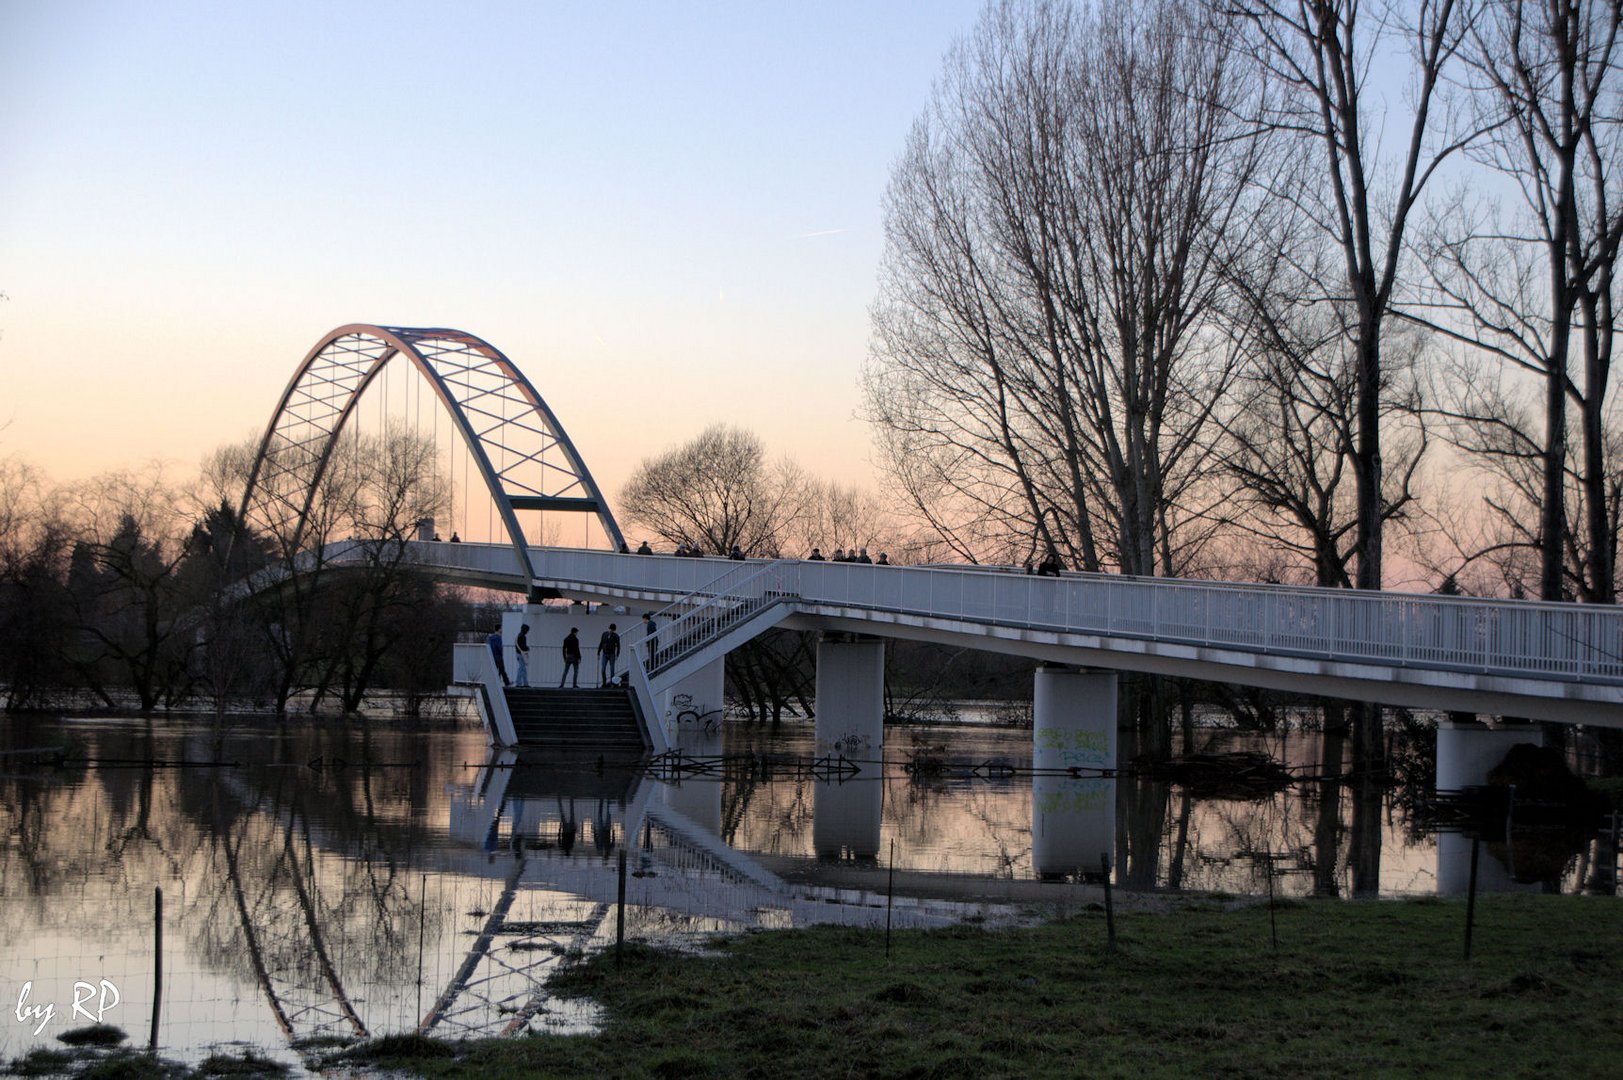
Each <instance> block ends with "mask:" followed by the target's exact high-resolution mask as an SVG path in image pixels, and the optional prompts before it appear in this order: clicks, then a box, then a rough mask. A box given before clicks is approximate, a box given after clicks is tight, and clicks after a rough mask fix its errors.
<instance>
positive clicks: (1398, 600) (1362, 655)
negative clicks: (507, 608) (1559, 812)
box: [544, 550, 1623, 684]
mask: <svg viewBox="0 0 1623 1080" xmlns="http://www.w3.org/2000/svg"><path fill="white" fill-rule="evenodd" d="M695 563H696V564H698V566H699V567H708V568H709V570H711V571H712V572H713V570H714V568H715V566H716V563H715V561H714V560H687V559H676V558H669V557H658V556H654V557H650V556H637V555H614V554H608V553H604V552H592V551H580V550H550V551H548V552H547V553H546V556H545V557H544V565H545V567H546V570H545V571H544V573H545V574H546V575H547V578H548V579H552V580H558V581H578V582H583V583H596V584H599V585H603V586H609V587H614V588H622V589H635V590H639V591H646V592H648V593H661V592H663V593H665V594H669V593H670V592H672V591H674V588H675V587H679V586H680V585H682V584H685V583H686V580H684V579H691V578H692V577H693V576H695V575H694V572H693V569H692V567H691V565H684V564H695ZM733 565H735V566H738V565H740V564H733ZM761 565H763V564H761V563H759V562H746V563H744V564H742V566H744V567H749V566H761ZM770 565H773V566H775V567H777V568H779V569H778V571H777V573H778V574H779V577H778V579H777V583H776V585H775V586H774V587H775V588H777V589H779V590H781V591H782V592H783V593H785V594H789V595H793V596H795V597H797V599H796V600H795V603H796V604H797V606H800V607H802V608H815V607H843V608H850V609H853V611H854V612H889V613H895V614H898V615H904V616H914V617H918V618H927V619H950V620H955V621H962V622H972V623H976V624H979V625H982V626H988V627H998V626H1006V627H1016V628H1021V629H1028V630H1034V631H1052V632H1055V633H1065V634H1082V635H1089V636H1098V637H1114V638H1131V639H1140V640H1150V641H1156V642H1164V643H1170V644H1179V645H1187V646H1191V647H1196V648H1213V647H1215V648H1222V649H1225V650H1231V651H1237V652H1249V653H1260V654H1269V655H1290V656H1299V657H1311V658H1316V659H1323V660H1327V661H1332V662H1342V663H1353V664H1377V665H1383V666H1398V667H1411V668H1425V669H1435V670H1451V671H1466V672H1480V673H1488V674H1497V675H1505V676H1511V677H1522V678H1533V679H1540V680H1557V681H1568V682H1571V681H1584V682H1597V683H1611V684H1620V683H1623V609H1620V608H1618V607H1614V606H1610V605H1607V606H1602V605H1590V604H1565V603H1544V602H1537V601H1525V600H1483V599H1475V598H1469V597H1454V596H1432V595H1425V594H1418V593H1393V592H1361V591H1357V590H1351V589H1315V588H1303V587H1292V586H1277V585H1239V584H1232V583H1226V582H1216V583H1207V582H1198V581H1188V580H1182V579H1155V578H1120V577H1116V576H1113V575H1108V574H1096V575H1067V576H1065V577H1061V578H1051V577H1036V576H1031V577H1027V576H1025V575H1014V574H999V573H986V572H980V571H975V570H967V569H946V568H939V567H933V568H923V567H900V566H875V565H867V564H858V563H812V562H800V561H784V562H780V563H774V564H770ZM734 573H740V574H741V573H742V571H741V570H738V571H734ZM729 577H730V576H729ZM725 584H727V581H726V580H723V579H722V578H721V577H719V576H712V577H711V578H710V580H709V581H708V582H706V583H703V587H704V590H705V591H706V592H709V593H712V594H719V593H720V592H721V591H722V586H724V585H725ZM698 587H699V586H697V585H695V586H691V587H690V588H694V589H696V588H698Z"/></svg>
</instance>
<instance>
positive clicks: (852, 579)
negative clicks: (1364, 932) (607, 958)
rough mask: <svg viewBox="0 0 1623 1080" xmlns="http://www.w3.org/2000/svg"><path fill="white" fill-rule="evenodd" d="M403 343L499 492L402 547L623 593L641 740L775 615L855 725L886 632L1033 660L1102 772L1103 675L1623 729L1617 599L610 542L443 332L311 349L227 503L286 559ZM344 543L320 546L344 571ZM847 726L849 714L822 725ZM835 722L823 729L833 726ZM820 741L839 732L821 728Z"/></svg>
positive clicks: (478, 662)
mask: <svg viewBox="0 0 1623 1080" xmlns="http://www.w3.org/2000/svg"><path fill="white" fill-rule="evenodd" d="M397 356H400V357H405V358H406V359H407V360H408V361H409V363H410V365H411V366H412V368H414V369H415V370H416V371H417V372H418V373H419V374H420V375H421V376H422V377H423V378H424V379H425V380H427V384H428V385H429V386H430V387H432V389H433V393H434V397H435V399H436V400H437V402H438V403H439V405H440V406H442V407H443V409H444V410H445V412H446V413H447V414H449V416H450V418H451V421H452V426H453V428H454V430H455V431H457V432H458V433H459V434H460V436H461V438H462V440H463V441H464V443H465V444H466V447H467V451H468V454H469V455H470V458H471V460H472V461H473V462H474V463H475V466H476V468H477V472H478V474H479V476H480V478H481V479H482V481H483V482H484V484H485V486H486V487H487V488H488V490H489V492H490V496H491V498H492V500H493V501H494V503H495V506H496V512H497V516H498V517H499V519H500V521H501V523H502V525H503V527H504V529H505V531H506V534H507V535H506V540H505V541H503V542H499V543H494V544H488V543H459V544H451V543H436V542H432V541H404V540H402V541H397V542H398V543H400V544H401V545H402V547H403V548H405V549H407V555H408V557H409V559H410V560H411V561H412V562H413V563H415V565H416V567H417V569H419V570H420V571H421V572H423V573H427V574H431V575H433V576H435V577H436V578H438V579H440V580H444V581H450V582H461V583H466V584H472V585H479V586H483V587H487V588H496V589H505V590H510V591H513V592H517V593H521V594H524V595H525V596H526V597H529V598H530V599H531V600H534V599H535V598H536V597H540V596H553V597H566V598H570V599H574V600H581V601H593V602H602V603H608V604H615V605H629V606H633V607H635V608H637V609H640V610H648V611H652V612H654V623H655V630H654V632H653V633H652V634H651V635H650V634H647V633H646V632H644V631H641V630H637V631H633V632H632V633H630V634H627V635H625V649H624V651H623V653H622V656H623V657H624V660H625V663H626V665H627V667H628V669H629V670H628V675H629V684H630V688H631V690H632V691H633V697H634V699H635V701H636V703H637V705H638V709H639V712H640V715H641V722H642V726H643V729H644V733H645V738H646V741H647V743H648V744H649V745H650V746H651V747H652V748H653V749H654V750H656V751H657V750H663V749H665V748H666V747H668V746H669V745H670V744H671V741H672V736H673V728H672V723H673V712H674V710H673V707H672V704H671V703H672V701H673V699H674V698H675V695H676V694H678V693H682V694H685V695H687V699H688V700H689V701H691V702H693V703H694V705H695V711H697V712H700V713H702V712H703V711H705V709H706V708H719V707H720V705H721V661H722V658H723V657H724V656H725V655H726V653H727V652H728V651H730V650H731V649H734V648H737V647H738V646H739V645H741V644H743V643H744V642H746V641H748V640H750V639H751V638H752V637H754V636H757V635H759V634H760V633H762V632H764V631H766V630H768V629H771V628H773V627H779V626H784V627H792V628H800V629H815V630H819V631H822V632H823V634H824V639H823V644H822V646H820V648H819V657H818V687H817V689H818V696H819V701H820V702H827V703H829V704H830V705H831V706H836V707H837V708H830V709H827V710H825V709H820V710H819V714H820V717H819V719H820V728H819V738H820V739H821V738H822V737H823V735H824V731H823V730H822V727H821V720H822V714H823V713H825V712H828V713H831V714H832V713H834V712H836V711H838V712H839V713H840V714H841V715H842V716H855V717H857V718H858V720H857V721H852V722H854V723H857V724H858V725H859V726H865V729H866V730H873V729H874V728H875V726H876V725H877V723H878V719H879V717H880V715H881V714H882V710H883V642H884V639H886V638H909V639H914V640H923V641H934V642H943V643H950V644H955V645H962V646H968V647H973V648H979V649H986V650H991V651H997V652H1004V653H1013V654H1018V655H1022V656H1028V657H1031V658H1033V659H1035V660H1038V661H1042V662H1044V665H1045V666H1043V667H1042V668H1040V669H1039V671H1038V675H1037V688H1036V689H1037V693H1036V698H1035V706H1034V711H1035V713H1036V719H1037V725H1038V735H1039V742H1040V743H1041V742H1042V740H1043V738H1044V735H1043V731H1044V730H1045V719H1046V721H1047V722H1048V724H1049V725H1058V728H1057V730H1060V731H1061V732H1062V735H1060V736H1056V737H1055V738H1056V739H1057V741H1056V742H1055V745H1056V746H1061V748H1062V749H1063V750H1064V753H1063V755H1062V760H1063V761H1067V762H1070V763H1072V764H1082V765H1085V766H1087V765H1100V766H1102V767H1107V768H1108V767H1113V766H1114V763H1115V748H1114V747H1115V737H1114V720H1115V678H1114V672H1117V671H1138V672H1148V673H1155V674H1164V675H1176V676H1186V677H1192V678H1200V679H1210V680H1215V681H1222V682H1230V683H1236V684H1242V685H1249V686H1260V687H1269V688H1275V689H1284V690H1292V691H1299V692H1305V693H1311V694H1320V695H1324V696H1329V697H1339V698H1345V699H1349V700H1354V701H1367V702H1375V703H1379V704H1385V705H1395V706H1407V707H1414V708H1422V709H1437V710H1444V711H1448V712H1452V713H1459V712H1468V713H1476V714H1487V715H1494V716H1515V717H1522V718H1528V719H1541V720H1551V721H1558V722H1564V723H1581V724H1593V725H1601V726H1608V727H1623V609H1619V608H1617V607H1612V606H1598V605H1580V604H1553V603H1538V602H1528V601H1495V600H1480V599H1472V598H1462V597H1444V596H1431V595H1419V594H1409V593H1393V592H1356V591H1351V590H1340V589H1315V588H1292V587H1282V586H1265V585H1241V584H1226V583H1212V582H1200V581H1190V580H1172V579H1133V578H1126V577H1121V576H1117V575H1105V574H1066V575H1063V576H1061V577H1059V578H1051V577H1031V576H1026V575H1023V574H1016V573H1006V572H998V571H995V570H990V569H987V568H981V567H940V566H937V567H898V566H870V565H857V564H831V563H823V562H804V561H800V560H774V561H766V560H746V561H744V562H731V561H725V560H717V559H713V558H712V559H692V558H676V557H670V556H643V555H631V554H623V553H621V552H620V551H618V550H617V549H620V548H622V547H623V537H622V534H621V531H620V529H619V526H618V525H617V524H616V522H615V520H614V517H613V514H612V513H611V512H610V509H609V506H608V502H607V500H606V499H605V498H604V496H603V494H602V492H601V491H600V490H599V489H598V487H597V485H596V483H595V482H594V481H593V480H592V477H591V474H590V472H589V470H588V469H587V467H586V464H585V462H584V461H583V460H582V459H581V457H580V455H579V453H578V452H577V451H576V449H575V447H574V445H573V443H571V442H570V440H569V438H568V436H567V435H566V434H565V432H564V430H563V428H562V426H561V425H560V423H559V422H558V419H557V417H556V415H555V414H554V413H553V412H552V410H551V409H550V408H548V407H547V405H546V403H545V402H544V401H543V399H542V398H541V396H540V395H539V394H538V393H537V392H536V391H535V388H534V387H533V386H532V385H531V384H530V382H529V381H528V380H527V379H526V378H525V377H524V375H523V374H522V373H521V372H520V371H519V370H518V368H517V367H516V366H515V365H514V364H513V363H512V362H511V361H509V360H508V359H507V358H506V357H505V356H504V355H502V354H501V353H500V352H499V351H498V350H496V349H495V348H494V347H493V346H491V345H490V344H488V343H487V342H485V341H483V340H482V339H480V338H477V337H474V336H473V335H471V334H467V333H464V332H462V331H459V330H449V329H412V328H406V327H383V326H373V325H366V324H354V325H350V326H344V327H340V328H339V329H337V330H334V331H333V332H332V333H330V334H328V335H327V336H326V337H324V338H323V339H322V340H321V341H320V342H318V343H317V345H316V346H315V348H313V349H312V350H311V351H310V353H309V354H308V355H307V356H306V357H305V359H304V361H303V362H302V363H301V364H300V365H299V367H298V369H297V370H296V371H295V373H294V375H293V378H292V380H291V381H290V382H289V384H288V387H287V389H286V391H285V392H284V393H283V395H282V398H281V400H280V402H279V403H278V405H277V408H276V411H275V413H274V414H273V415H272V418H271V421H270V424H269V425H268V427H267V429H266V432H265V436H264V439H263V440H262V442H261V445H260V448H259V452H258V454H257V455H256V458H255V461H254V465H253V471H252V476H251V477H250V480H249V483H248V487H247V490H246V491H245V493H244V497H243V503H242V517H243V519H244V520H245V521H248V522H249V523H250V524H252V525H254V526H255V527H257V528H261V529H264V530H266V531H267V532H269V533H270V534H271V535H273V536H275V537H277V538H278V539H279V540H283V541H285V542H286V543H287V545H288V547H289V548H290V549H295V550H296V549H297V548H298V547H299V545H300V543H301V542H302V540H303V539H304V536H305V532H306V529H307V521H308V519H309V517H310V514H311V511H312V507H313V506H314V505H315V503H316V499H317V494H318V492H319V490H320V487H321V483H322V479H323V476H324V474H325V472H326V470H327V468H328V466H329V464H330V462H331V460H332V458H333V455H334V452H335V447H336V446H337V445H338V443H339V438H340V435H341V434H342V432H343V430H344V428H345V425H346V422H348V421H349V420H350V419H351V417H352V416H353V415H354V414H355V410H356V403H357V401H358V400H359V398H360V396H361V395H362V393H363V392H364V391H365V390H366V389H367V388H368V386H369V385H370V384H371V383H372V382H373V381H374V380H375V378H376V377H377V374H378V372H379V371H380V370H382V368H383V365H384V364H385V363H387V362H388V361H389V360H391V359H393V358H394V357H397ZM532 509H533V510H555V511H565V512H573V513H583V514H588V515H592V516H594V517H595V518H596V520H597V521H598V522H599V523H600V525H601V530H602V533H603V535H604V537H605V538H606V543H607V545H608V547H609V548H610V550H607V551H602V550H585V549H569V548H558V547H543V546H539V545H536V544H533V543H531V542H530V540H529V539H528V538H527V537H526V535H525V533H524V531H523V529H522V528H521V526H520V520H519V516H518V511H521V510H532ZM362 550H363V546H362V545H359V544H356V543H353V542H352V543H350V544H349V545H347V546H345V545H338V546H335V547H334V548H333V549H332V550H331V551H330V552H329V554H330V555H331V557H333V558H335V559H336V560H338V561H340V562H342V561H343V560H344V559H345V558H356V557H359V554H360V553H361V552H362ZM458 669H459V674H458V678H459V679H460V680H463V681H465V682H467V683H469V684H471V685H473V686H475V687H476V688H477V689H478V694H477V699H478V700H479V701H480V702H481V709H482V711H483V712H484V714H485V719H486V722H487V726H488V730H489V731H490V732H491V736H492V741H493V742H496V743H498V744H503V745H508V744H512V743H515V742H517V741H518V739H517V735H516V733H515V730H514V727H513V721H512V717H511V713H510V710H509V709H508V706H507V704H506V697H507V695H506V693H505V692H504V687H503V684H502V680H501V678H500V677H499V675H498V673H497V670H496V666H495V664H494V662H493V660H492V658H491V657H490V656H489V654H488V652H487V651H486V650H485V649H484V647H483V646H482V645H480V646H471V647H466V648H465V649H464V650H463V652H462V654H461V655H460V656H459V664H458ZM840 722H842V723H843V722H846V721H843V720H842V721H840ZM831 723H832V721H831ZM828 735H829V737H830V738H831V739H833V738H835V737H836V735H837V733H836V732H835V731H833V730H832V729H830V731H829V732H828Z"/></svg>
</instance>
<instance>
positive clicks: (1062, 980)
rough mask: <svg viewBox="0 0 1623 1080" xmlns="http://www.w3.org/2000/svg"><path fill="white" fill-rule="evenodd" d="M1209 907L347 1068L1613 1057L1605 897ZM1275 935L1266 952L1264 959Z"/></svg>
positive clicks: (912, 953) (1012, 934) (1234, 1068)
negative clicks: (590, 1030) (577, 1030)
mask: <svg viewBox="0 0 1623 1080" xmlns="http://www.w3.org/2000/svg"><path fill="white" fill-rule="evenodd" d="M1465 922H1466V905H1465V903H1464V901H1463V900H1443V901H1439V900H1434V899H1428V900H1411V901H1399V902H1368V903H1363V902H1355V903H1348V902H1334V901H1315V902H1297V903H1286V904H1282V905H1280V907H1279V909H1278V910H1277V912H1274V913H1272V914H1271V913H1270V911H1269V909H1268V908H1267V907H1266V906H1246V907H1240V908H1232V907H1231V906H1230V905H1229V904H1228V903H1226V902H1223V901H1219V900H1205V901H1191V902H1189V903H1186V904H1179V905H1177V906H1176V907H1174V908H1173V909H1172V910H1165V911H1160V912H1143V911H1141V912H1133V913H1129V914H1123V915H1120V916H1118V923H1119V932H1118V944H1117V947H1116V949H1115V951H1114V952H1112V951H1110V950H1109V949H1108V947H1107V941H1106V921H1105V918H1104V916H1103V914H1102V913H1101V912H1099V911H1096V910H1090V911H1087V912H1083V913H1080V914H1076V915H1074V916H1073V917H1070V918H1066V919H1062V920H1059V921H1054V922H1050V923H1045V924H1042V925H1038V926H1032V927H1027V928H1021V929H1012V930H996V931H991V930H982V929H977V928H974V927H958V928H953V929H945V930H936V931H921V932H912V931H910V932H905V933H897V934H895V935H894V936H893V937H892V938H891V939H890V944H889V950H888V955H887V946H886V935H885V934H884V932H883V931H882V930H850V929H841V928H833V927H822V928H816V929H809V930H798V931H784V932H772V933H762V934H755V935H749V936H745V937H741V938H734V939H729V940H724V941H721V942H719V943H718V944H717V945H716V947H715V948H714V949H712V950H711V951H710V952H708V953H705V954H702V955H694V954H690V953H674V952H665V951H658V950H654V949H648V948H641V947H636V948H630V947H628V949H627V951H626V953H625V956H624V958H623V960H616V958H615V956H614V954H613V952H612V951H608V952H604V953H601V954H598V955H596V956H594V957H592V958H591V959H590V960H588V961H586V962H584V963H581V964H579V965H578V966H576V967H574V968H572V969H570V970H569V971H568V972H567V973H565V974H564V975H563V976H561V977H560V978H559V979H557V980H555V985H556V988H557V990H558V991H559V992H560V993H563V994H566V995H578V996H584V997H589V998H592V999H594V1000H596V1001H598V1002H600V1003H601V1004H602V1005H604V1006H605V1008H606V1010H607V1020H606V1023H605V1026H604V1028H603V1030H602V1032H601V1033H600V1034H597V1035H592V1036H555V1035H539V1036H532V1037H526V1038H520V1039H516V1040H503V1041H489V1042H480V1043H470V1044H460V1045H459V1044H430V1045H428V1046H425V1045H422V1043H421V1041H420V1040H409V1041H405V1042H398V1041H389V1040H384V1041H380V1042H379V1043H377V1044H373V1045H370V1046H365V1047H361V1048H358V1049H356V1050H352V1051H350V1052H348V1053H347V1054H346V1055H345V1056H344V1058H343V1060H344V1061H346V1062H354V1061H356V1060H357V1059H359V1060H365V1061H369V1062H371V1063H373V1064H376V1065H379V1066H383V1067H387V1068H389V1069H391V1070H401V1071H404V1072H409V1073H411V1074H415V1075H423V1076H459V1077H460V1076H466V1077H474V1076H478V1077H525V1076H557V1077H566V1076H617V1077H662V1076H716V1077H722V1076H726V1077H732V1076H772V1077H777V1078H787V1077H799V1076H807V1077H811V1076H819V1077H820V1076H833V1075H839V1076H1055V1077H1059V1076H1067V1077H1068V1076H1078V1075H1090V1076H1128V1075H1131V1076H1134V1077H1157V1076H1165V1077H1183V1076H1194V1075H1202V1076H1247V1077H1253V1076H1280V1077H1287V1076H1288V1077H1300V1076H1326V1077H1329V1076H1337V1077H1339V1076H1352V1075H1381V1076H1428V1077H1432V1076H1467V1075H1470V1076H1476V1075H1483V1074H1490V1075H1500V1076H1558V1075H1576V1076H1585V1075H1597V1076H1598V1075H1606V1074H1608V1073H1610V1072H1612V1071H1615V1069H1616V1065H1617V1062H1618V1060H1620V1055H1623V1029H1620V1028H1619V1027H1618V1026H1617V1024H1616V1017H1615V1006H1616V1002H1617V1001H1618V1000H1619V999H1620V997H1623V973H1620V972H1619V970H1618V968H1617V965H1616V957H1617V956H1618V955H1619V954H1620V952H1623V925H1620V924H1619V922H1618V920H1617V911H1616V902H1615V901H1614V900H1610V899H1608V898H1587V897H1551V896H1537V897H1527V896H1492V897H1484V898H1481V899H1480V900H1479V901H1478V904H1477V910H1476V922H1475V932H1474V938H1473V946H1472V955H1471V958H1470V959H1469V960H1467V959H1465V958H1464V956H1463V945H1464V932H1465ZM1276 935H1277V942H1278V944H1277V947H1275V946H1274V944H1273V942H1274V940H1275V936H1276Z"/></svg>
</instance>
